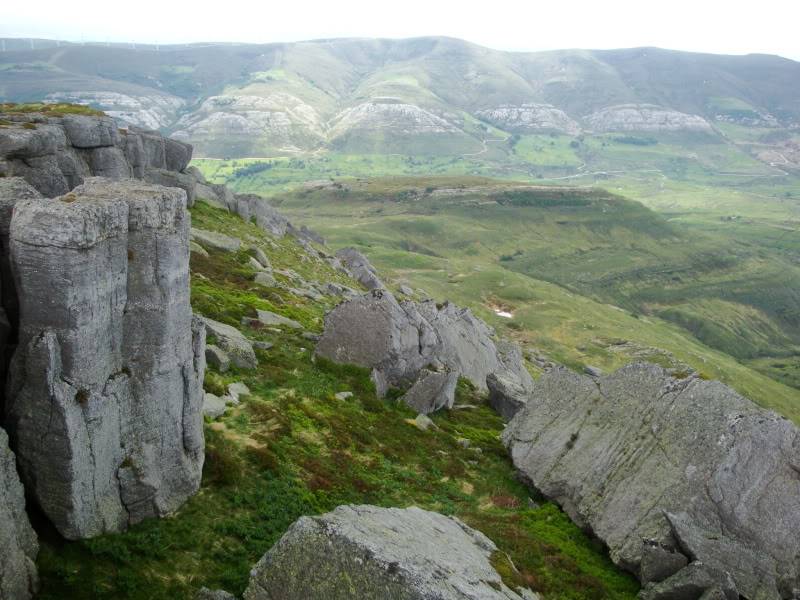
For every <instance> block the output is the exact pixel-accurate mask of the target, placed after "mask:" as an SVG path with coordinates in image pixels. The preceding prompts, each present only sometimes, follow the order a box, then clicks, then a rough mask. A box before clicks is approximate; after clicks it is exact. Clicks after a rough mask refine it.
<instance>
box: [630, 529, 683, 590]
mask: <svg viewBox="0 0 800 600" xmlns="http://www.w3.org/2000/svg"><path fill="white" fill-rule="evenodd" d="M688 564H689V559H688V558H686V556H684V555H683V554H681V553H680V552H677V551H675V550H671V549H669V548H666V547H664V546H662V545H661V544H659V543H658V542H655V541H650V540H644V541H643V545H642V563H641V565H640V567H639V581H641V582H642V585H646V584H648V583H658V582H659V581H664V580H665V579H666V578H667V577H670V576H672V575H674V574H675V573H677V572H678V571H680V570H681V569H682V568H684V567H685V566H686V565H688Z"/></svg>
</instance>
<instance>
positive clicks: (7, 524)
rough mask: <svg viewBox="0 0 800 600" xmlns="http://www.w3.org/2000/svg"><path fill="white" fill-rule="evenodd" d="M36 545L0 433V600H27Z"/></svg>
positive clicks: (34, 583) (32, 589)
mask: <svg viewBox="0 0 800 600" xmlns="http://www.w3.org/2000/svg"><path fill="white" fill-rule="evenodd" d="M38 553H39V543H38V541H37V539H36V534H35V533H34V532H33V528H31V524H30V522H29V521H28V515H27V514H26V512H25V492H24V490H23V489H22V483H20V480H19V476H18V475H17V466H16V460H15V459H14V453H13V452H11V450H10V449H9V447H8V436H7V435H6V432H5V431H4V430H3V429H0V600H28V599H29V598H32V597H33V595H34V593H35V592H36V589H37V587H38V577H37V572H36V555H37V554H38Z"/></svg>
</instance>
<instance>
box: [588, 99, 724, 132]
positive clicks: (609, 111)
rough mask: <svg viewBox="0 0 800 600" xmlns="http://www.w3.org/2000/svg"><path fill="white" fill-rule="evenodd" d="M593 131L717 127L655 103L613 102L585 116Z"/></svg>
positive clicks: (704, 130)
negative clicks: (616, 103) (616, 104)
mask: <svg viewBox="0 0 800 600" xmlns="http://www.w3.org/2000/svg"><path fill="white" fill-rule="evenodd" d="M584 121H585V123H586V125H587V127H589V128H590V129H592V130H593V131H598V132H603V131H649V132H659V131H702V132H707V133H710V132H712V131H713V129H712V127H711V125H710V124H709V123H708V121H706V120H705V119H704V118H703V117H701V116H699V115H690V114H686V113H682V112H678V111H676V110H670V109H668V108H663V107H661V106H654V105H652V104H621V105H619V106H609V107H607V108H604V109H602V110H599V111H597V112H594V113H592V114H591V115H589V116H587V117H586V118H585V119H584Z"/></svg>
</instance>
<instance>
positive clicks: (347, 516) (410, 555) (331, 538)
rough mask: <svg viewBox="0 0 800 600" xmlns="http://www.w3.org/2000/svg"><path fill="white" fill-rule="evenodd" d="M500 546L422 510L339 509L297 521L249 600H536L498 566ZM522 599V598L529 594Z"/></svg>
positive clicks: (260, 567)
mask: <svg viewBox="0 0 800 600" xmlns="http://www.w3.org/2000/svg"><path fill="white" fill-rule="evenodd" d="M495 552H497V547H496V546H495V545H494V543H493V542H492V541H491V540H490V539H489V538H487V537H486V536H484V535H483V534H481V533H480V532H478V531H475V530H474V529H472V528H470V527H468V526H467V525H465V524H464V523H463V522H461V521H459V520H458V519H456V518H454V517H445V516H443V515H440V514H438V513H433V512H429V511H425V510H421V509H419V508H413V507H412V508H406V509H400V508H379V507H376V506H340V507H338V508H337V509H336V510H334V511H333V512H330V513H326V514H324V515H320V516H318V517H303V518H301V519H299V520H298V521H296V522H295V523H294V524H293V525H292V526H291V527H290V528H289V530H288V531H287V532H286V533H285V534H284V536H283V537H282V538H281V539H280V541H278V543H277V544H275V546H274V547H273V548H272V549H271V550H270V551H269V552H267V554H265V555H264V557H263V558H262V559H261V560H260V561H259V562H258V564H257V565H256V566H255V568H254V569H253V572H252V576H251V578H250V585H249V586H248V588H247V590H246V591H245V594H244V598H245V600H277V599H278V598H280V599H281V600H307V599H310V598H319V599H322V598H325V599H326V600H351V599H352V598H359V599H361V600H384V599H386V598H397V599H402V600H468V599H477V598H480V599H481V600H501V599H502V600H523V598H527V599H529V600H535V599H536V595H535V594H532V593H531V592H530V591H529V590H520V592H519V593H518V592H516V591H513V590H511V589H510V588H508V587H507V586H506V585H505V584H504V583H503V582H502V580H501V578H500V575H498V573H497V571H495V569H494V568H493V567H492V565H491V563H490V558H491V557H492V555H493V553H495ZM523 594H524V595H523Z"/></svg>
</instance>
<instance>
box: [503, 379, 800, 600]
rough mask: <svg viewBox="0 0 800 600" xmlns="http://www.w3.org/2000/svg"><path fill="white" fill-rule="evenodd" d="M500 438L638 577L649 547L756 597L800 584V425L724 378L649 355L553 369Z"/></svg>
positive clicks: (528, 475)
mask: <svg viewBox="0 0 800 600" xmlns="http://www.w3.org/2000/svg"><path fill="white" fill-rule="evenodd" d="M503 440H504V442H505V444H506V446H507V447H508V449H509V451H510V452H511V456H512V459H513V461H514V464H515V465H516V467H517V469H518V470H519V472H520V474H521V475H522V476H523V477H524V478H525V479H526V480H528V481H529V482H530V483H531V484H532V485H533V486H534V487H536V488H537V489H538V490H540V491H541V492H542V493H543V494H544V495H546V496H548V497H550V498H553V499H554V500H555V501H557V502H558V503H559V504H560V505H561V506H562V507H563V508H564V510H565V511H566V512H567V514H569V516H570V517H571V518H572V519H573V520H574V521H575V522H576V523H577V524H578V525H580V526H581V527H585V528H588V529H591V530H592V531H593V532H594V533H595V534H596V535H597V536H598V537H599V538H600V539H602V540H603V541H604V542H605V543H606V544H607V545H608V547H609V550H610V554H611V558H612V559H613V560H614V562H616V563H617V564H619V565H621V566H622V567H624V568H626V569H629V570H630V571H632V572H634V573H636V574H637V575H639V576H640V578H642V579H643V580H648V579H651V578H652V576H650V575H647V576H645V575H644V573H643V568H644V571H646V572H647V573H651V572H652V564H650V562H651V558H652V557H651V556H650V555H651V554H652V553H653V551H654V550H653V548H654V547H657V548H661V549H666V550H667V551H669V552H670V554H673V553H674V552H680V553H682V554H684V555H685V556H686V557H687V559H689V560H691V561H694V562H699V563H702V564H705V565H707V566H708V568H709V569H713V570H716V571H719V572H722V573H726V574H727V575H729V576H730V577H731V578H732V579H733V581H734V582H735V586H736V588H738V591H739V593H740V594H741V595H743V596H744V597H746V598H749V599H750V600H755V599H759V598H764V599H766V598H769V599H772V598H774V599H777V598H781V597H783V598H789V597H793V595H796V594H797V590H798V589H800V563H798V560H797V557H798V556H800V536H798V535H797V532H798V531H800V431H799V430H798V428H797V427H796V426H795V425H793V424H792V423H791V422H789V421H788V420H786V419H785V418H782V417H780V416H779V415H776V414H775V413H772V412H769V411H765V410H763V409H760V408H758V407H757V406H756V405H755V404H753V403H752V402H750V401H749V400H747V399H745V398H743V397H742V396H740V395H739V394H737V393H736V392H734V391H733V390H732V389H730V388H729V387H727V386H725V385H723V384H722V383H719V382H716V381H706V380H703V379H701V378H699V377H696V376H691V377H688V378H684V379H676V378H674V377H672V376H671V375H670V374H669V373H668V372H667V371H666V370H664V369H662V368H661V367H657V366H654V365H648V364H633V365H629V366H627V367H625V368H623V369H620V370H619V371H617V372H616V373H613V374H610V375H605V376H601V377H597V378H594V377H589V376H586V375H578V374H575V373H573V372H571V371H568V370H566V369H563V368H560V369H555V370H553V371H551V372H549V373H545V374H544V375H543V376H542V377H541V379H540V380H539V381H537V382H536V383H535V385H534V386H533V391H532V394H531V397H530V399H529V401H528V402H527V404H526V405H525V407H524V408H523V409H522V410H520V411H519V413H517V415H516V416H515V417H514V419H513V420H512V421H511V422H510V423H509V425H508V427H507V429H506V430H505V432H504V433H503ZM656 552H658V551H656ZM645 557H647V559H646V560H645ZM670 562H671V563H672V564H674V565H675V568H676V569H680V567H681V565H682V564H685V563H686V561H681V560H675V559H674V557H670ZM668 575H671V574H670V573H667V572H663V571H661V572H659V573H658V577H657V579H661V578H663V577H666V576H668ZM669 579H672V577H669ZM672 581H673V583H675V582H676V581H677V582H680V581H682V580H681V578H677V579H673V580H672ZM681 585H682V584H681ZM664 589H665V586H664V585H663V582H662V583H661V584H659V587H658V590H661V591H662V592H663V591H664ZM660 593H661V592H659V594H660ZM664 593H666V592H664ZM650 597H654V598H655V597H670V598H672V597H678V596H677V595H676V596H669V595H666V596H661V595H658V594H656V595H653V596H650Z"/></svg>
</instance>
